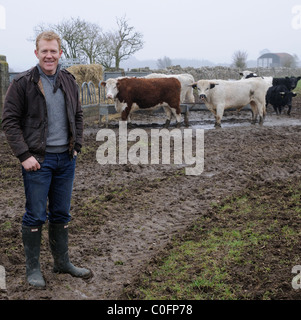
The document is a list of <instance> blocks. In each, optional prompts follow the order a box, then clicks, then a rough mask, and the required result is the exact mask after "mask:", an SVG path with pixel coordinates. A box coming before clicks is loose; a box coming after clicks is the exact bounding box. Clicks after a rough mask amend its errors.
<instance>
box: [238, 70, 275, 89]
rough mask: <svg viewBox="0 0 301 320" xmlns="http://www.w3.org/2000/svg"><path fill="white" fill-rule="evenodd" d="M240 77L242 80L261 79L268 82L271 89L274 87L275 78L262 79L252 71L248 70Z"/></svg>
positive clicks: (241, 73)
mask: <svg viewBox="0 0 301 320" xmlns="http://www.w3.org/2000/svg"><path fill="white" fill-rule="evenodd" d="M240 75H241V76H242V78H241V80H244V79H252V78H261V79H263V80H264V81H266V83H267V84H268V85H269V87H271V86H272V85H273V77H260V76H258V75H257V74H256V73H254V72H252V71H248V70H246V71H243V72H240ZM269 87H268V88H269Z"/></svg>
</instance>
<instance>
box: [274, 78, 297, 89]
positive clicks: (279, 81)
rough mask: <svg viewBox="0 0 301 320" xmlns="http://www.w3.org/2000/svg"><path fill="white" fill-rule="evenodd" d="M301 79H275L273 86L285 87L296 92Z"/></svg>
mask: <svg viewBox="0 0 301 320" xmlns="http://www.w3.org/2000/svg"><path fill="white" fill-rule="evenodd" d="M300 79H301V77H290V78H289V77H285V78H274V79H273V86H279V85H285V86H286V87H287V89H288V90H294V89H295V88H296V87H297V85H298V81H299V80H300Z"/></svg>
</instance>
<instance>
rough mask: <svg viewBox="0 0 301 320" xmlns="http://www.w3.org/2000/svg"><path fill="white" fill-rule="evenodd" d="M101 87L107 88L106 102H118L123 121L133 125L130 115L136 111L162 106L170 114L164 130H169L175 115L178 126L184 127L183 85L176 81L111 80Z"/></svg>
mask: <svg viewBox="0 0 301 320" xmlns="http://www.w3.org/2000/svg"><path fill="white" fill-rule="evenodd" d="M101 85H102V86H104V87H105V88H106V96H107V98H108V99H114V100H115V108H116V111H117V112H120V113H121V118H122V120H123V121H129V122H130V114H131V113H132V112H133V111H135V110H137V109H152V108H158V107H160V106H162V107H164V110H165V112H166V114H167V120H166V123H165V127H169V124H170V121H171V116H172V114H173V115H174V116H175V118H176V121H177V126H179V125H180V123H181V108H180V96H181V83H180V81H179V80H177V79H175V78H161V79H157V78H156V79H144V78H127V77H125V78H117V79H112V78H111V79H108V80H107V81H103V82H102V83H101Z"/></svg>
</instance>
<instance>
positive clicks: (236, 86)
mask: <svg viewBox="0 0 301 320" xmlns="http://www.w3.org/2000/svg"><path fill="white" fill-rule="evenodd" d="M266 87H267V84H266V82H265V81H263V80H259V79H258V80H255V79H249V80H239V81H212V80H200V81H198V82H196V83H194V84H193V88H197V90H198V94H199V96H200V99H201V101H202V102H204V103H205V105H206V107H207V108H208V109H209V110H210V111H211V112H212V113H213V114H214V116H215V120H216V122H215V127H216V128H220V127H221V120H222V118H223V115H224V111H225V110H226V109H230V108H235V109H242V107H244V106H246V105H248V104H250V105H251V108H252V113H253V116H252V123H253V124H255V122H256V118H257V116H258V114H259V117H260V121H259V123H260V125H262V124H263V120H264V116H265V96H266V91H267V90H266Z"/></svg>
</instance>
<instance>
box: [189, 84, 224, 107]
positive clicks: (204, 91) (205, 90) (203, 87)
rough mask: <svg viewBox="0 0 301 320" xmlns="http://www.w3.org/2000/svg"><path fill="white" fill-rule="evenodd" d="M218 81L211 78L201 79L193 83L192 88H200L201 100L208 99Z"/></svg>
mask: <svg viewBox="0 0 301 320" xmlns="http://www.w3.org/2000/svg"><path fill="white" fill-rule="evenodd" d="M217 85H218V83H216V82H214V81H210V80H200V81H198V82H196V83H193V84H192V88H194V89H197V90H198V95H199V97H200V99H201V101H203V102H204V101H208V96H209V94H210V90H212V89H214V88H215V87H216V86H217Z"/></svg>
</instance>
